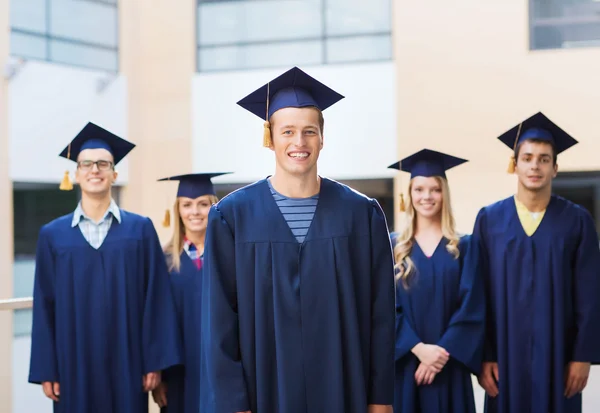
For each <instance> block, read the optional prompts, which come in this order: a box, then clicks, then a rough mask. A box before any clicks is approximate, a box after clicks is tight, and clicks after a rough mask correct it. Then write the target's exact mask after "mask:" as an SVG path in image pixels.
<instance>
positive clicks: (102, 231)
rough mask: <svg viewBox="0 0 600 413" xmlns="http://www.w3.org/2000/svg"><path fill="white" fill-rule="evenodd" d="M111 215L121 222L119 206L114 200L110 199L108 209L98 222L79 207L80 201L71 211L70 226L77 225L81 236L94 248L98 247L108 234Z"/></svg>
mask: <svg viewBox="0 0 600 413" xmlns="http://www.w3.org/2000/svg"><path fill="white" fill-rule="evenodd" d="M113 217H114V218H115V219H116V220H117V221H118V222H119V223H121V212H120V211H119V207H118V206H117V204H116V203H115V201H114V200H112V199H111V200H110V205H109V206H108V209H107V210H106V212H105V213H104V216H103V217H102V219H101V220H100V221H98V222H94V221H93V220H92V219H91V218H90V217H88V216H87V215H86V214H85V212H83V208H81V202H79V204H77V208H76V209H75V212H74V213H73V221H71V227H73V228H74V227H76V226H77V225H79V229H80V230H81V233H82V234H83V237H84V238H85V239H86V241H87V242H88V243H89V244H90V245H91V246H92V247H93V248H94V249H98V248H100V246H101V245H102V243H103V242H104V239H105V238H106V236H107V235H108V230H109V229H110V226H111V224H112V219H113Z"/></svg>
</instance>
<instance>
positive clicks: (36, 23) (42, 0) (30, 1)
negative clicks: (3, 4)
mask: <svg viewBox="0 0 600 413" xmlns="http://www.w3.org/2000/svg"><path fill="white" fill-rule="evenodd" d="M46 3H47V1H46V0H12V1H11V2H10V5H9V9H10V25H11V27H12V28H13V29H21V30H28V31H33V32H36V33H45V32H46Z"/></svg>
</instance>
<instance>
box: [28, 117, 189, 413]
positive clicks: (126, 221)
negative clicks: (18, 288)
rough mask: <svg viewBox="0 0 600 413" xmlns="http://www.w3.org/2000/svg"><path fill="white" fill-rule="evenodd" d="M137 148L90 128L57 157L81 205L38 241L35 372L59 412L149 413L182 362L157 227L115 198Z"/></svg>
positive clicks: (33, 340) (34, 377) (44, 231)
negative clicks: (151, 394) (70, 166)
mask: <svg viewBox="0 0 600 413" xmlns="http://www.w3.org/2000/svg"><path fill="white" fill-rule="evenodd" d="M133 147H134V145H133V144H131V143H129V142H127V141H125V140H124V139H121V138H119V137H117V136H116V135H113V134H112V133H110V132H108V131H106V130H104V129H102V128H100V127H99V126H97V125H95V124H93V123H88V124H87V125H86V126H85V127H84V128H83V130H82V131H81V132H80V133H79V134H78V135H77V136H76V137H75V138H74V139H73V140H72V141H71V143H70V144H69V145H68V146H67V147H66V148H65V149H64V150H63V152H62V153H61V156H63V157H65V158H67V159H69V160H74V161H76V163H77V169H76V172H75V177H76V181H77V183H78V184H79V186H80V188H81V202H80V203H79V205H78V206H77V208H76V209H75V211H74V212H73V213H71V214H68V215H66V216H63V217H60V218H58V219H56V220H54V221H52V222H50V223H48V224H46V225H44V226H43V227H42V228H41V230H40V233H39V239H38V244H37V250H36V269H35V282H34V291H33V326H32V333H31V363H30V372H29V382H31V383H36V384H41V385H42V387H43V391H44V393H45V394H46V396H47V397H49V398H50V399H52V400H53V401H54V412H60V413H82V412H85V413H96V412H98V413H100V412H102V413H107V412H110V413H145V412H147V411H148V394H147V392H148V391H150V390H152V389H153V388H154V387H156V386H157V385H158V383H159V382H160V371H161V370H163V369H166V368H168V367H170V366H173V365H176V364H178V363H180V361H181V360H180V357H181V355H180V352H181V351H180V346H181V344H180V343H179V341H178V337H179V334H178V331H177V322H176V317H175V308H174V303H173V299H172V296H171V292H170V291H171V289H170V288H169V275H168V270H167V266H166V262H165V260H164V256H163V253H162V250H161V247H160V244H159V241H158V236H157V234H156V231H155V229H154V226H153V225H152V222H151V221H150V219H148V218H145V217H142V216H139V215H136V214H133V213H131V212H127V211H124V210H122V209H119V208H118V207H117V205H116V203H115V201H114V200H113V199H112V197H111V187H112V185H113V183H114V181H115V180H116V178H117V172H116V171H115V169H114V167H115V165H116V164H117V163H119V161H120V160H121V159H123V158H124V157H125V156H126V155H127V153H128V152H129V151H130V150H131V149H133ZM66 177H68V173H67V176H66ZM63 188H64V189H69V185H66V186H63Z"/></svg>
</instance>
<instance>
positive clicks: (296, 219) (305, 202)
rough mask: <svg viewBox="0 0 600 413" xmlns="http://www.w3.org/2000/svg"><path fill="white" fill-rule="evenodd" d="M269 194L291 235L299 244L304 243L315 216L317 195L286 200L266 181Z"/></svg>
mask: <svg viewBox="0 0 600 413" xmlns="http://www.w3.org/2000/svg"><path fill="white" fill-rule="evenodd" d="M267 182H268V183H269V188H270V189H271V194H272V195H273V198H274V199H275V202H276V203H277V206H278V207H279V210H280V211H281V214H282V215H283V217H284V218H285V221H286V222H287V224H288V226H289V227H290V230H291V231H292V234H294V236H295V237H296V240H297V241H298V242H299V243H303V242H304V238H306V234H307V233H308V229H309V228H310V224H311V222H312V220H313V217H314V216H315V211H316V209H317V203H318V202H319V195H318V194H317V195H315V196H311V197H310V198H288V197H285V196H283V195H281V194H280V193H279V192H277V191H276V190H275V188H273V185H271V181H270V180H268V179H267Z"/></svg>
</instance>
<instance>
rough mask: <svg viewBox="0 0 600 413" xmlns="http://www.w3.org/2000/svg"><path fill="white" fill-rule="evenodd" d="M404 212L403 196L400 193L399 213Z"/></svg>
mask: <svg viewBox="0 0 600 413" xmlns="http://www.w3.org/2000/svg"><path fill="white" fill-rule="evenodd" d="M405 211H406V205H405V204H404V194H402V193H400V212H405Z"/></svg>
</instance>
